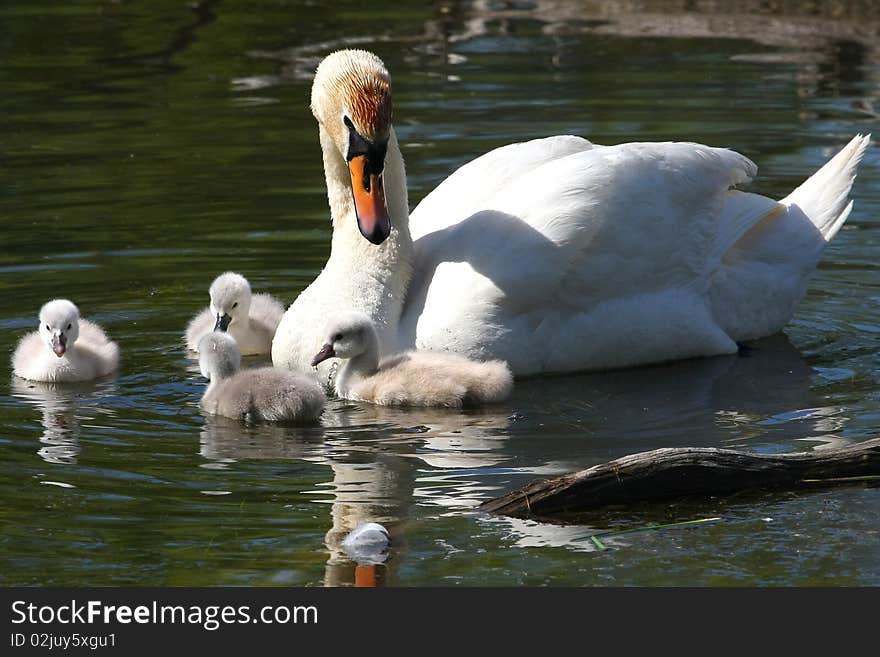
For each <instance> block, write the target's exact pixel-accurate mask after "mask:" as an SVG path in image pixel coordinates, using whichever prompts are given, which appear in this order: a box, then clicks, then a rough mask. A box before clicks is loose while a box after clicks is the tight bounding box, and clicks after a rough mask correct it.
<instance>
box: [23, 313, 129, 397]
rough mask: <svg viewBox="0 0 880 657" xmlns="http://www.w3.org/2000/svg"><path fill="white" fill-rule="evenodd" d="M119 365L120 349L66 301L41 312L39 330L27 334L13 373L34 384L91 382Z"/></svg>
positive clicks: (99, 328) (101, 330)
mask: <svg viewBox="0 0 880 657" xmlns="http://www.w3.org/2000/svg"><path fill="white" fill-rule="evenodd" d="M118 366H119V347H118V346H117V345H116V343H115V342H111V341H110V340H109V339H108V338H107V336H106V335H105V334H104V331H103V329H101V327H100V326H98V325H97V324H95V323H93V322H90V321H88V320H87V319H82V318H80V316H79V309H78V308H77V307H76V306H75V305H74V304H73V303H72V302H70V301H68V300H67V299H53V300H52V301H49V302H48V303H46V304H44V305H43V307H42V308H41V309H40V328H39V329H38V330H36V331H34V332H32V333H28V334H27V335H25V336H24V337H23V338H22V339H21V341H19V343H18V346H17V347H16V348H15V352H14V353H13V355H12V371H13V373H14V374H15V375H16V376H20V377H21V378H23V379H29V380H31V381H47V382H70V381H91V380H92V379H97V378H98V377H102V376H106V375H107V374H110V373H111V372H114V371H115V370H116V368H117V367H118Z"/></svg>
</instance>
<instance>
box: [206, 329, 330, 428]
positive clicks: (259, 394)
mask: <svg viewBox="0 0 880 657" xmlns="http://www.w3.org/2000/svg"><path fill="white" fill-rule="evenodd" d="M240 365H241V354H240V353H239V351H238V346H237V345H236V343H235V339H234V338H233V337H232V336H231V335H229V334H228V333H222V332H220V331H215V332H212V333H209V334H208V335H206V336H204V337H203V338H202V339H201V340H200V341H199V367H200V369H201V371H202V375H203V376H205V377H207V378H208V379H209V380H210V384H209V385H208V389H207V390H206V391H205V394H204V396H203V397H202V401H201V404H200V405H201V407H202V408H203V409H204V410H205V411H206V412H208V413H213V414H215V415H223V416H225V417H231V418H235V419H239V420H247V421H269V422H281V421H286V422H301V423H307V422H314V421H315V420H317V419H318V418H319V417H320V416H321V412H322V411H323V409H324V403H325V401H326V397H325V396H324V391H323V390H322V389H321V387H320V386H319V385H318V384H317V383H316V382H315V381H313V380H311V379H308V378H306V377H303V376H300V375H297V374H294V373H292V372H288V371H286V370H280V369H277V368H274V367H257V368H251V369H244V370H240V369H239V367H240Z"/></svg>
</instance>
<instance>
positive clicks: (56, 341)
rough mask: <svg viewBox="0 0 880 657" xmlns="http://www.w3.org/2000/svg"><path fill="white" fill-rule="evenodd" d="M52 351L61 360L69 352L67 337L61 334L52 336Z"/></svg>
mask: <svg viewBox="0 0 880 657" xmlns="http://www.w3.org/2000/svg"><path fill="white" fill-rule="evenodd" d="M52 351H54V352H55V355H56V356H58V358H61V357H62V356H63V355H64V354H65V352H67V337H66V336H64V335H63V334H61V333H55V334H54V335H53V336H52Z"/></svg>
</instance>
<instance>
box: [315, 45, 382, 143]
mask: <svg viewBox="0 0 880 657" xmlns="http://www.w3.org/2000/svg"><path fill="white" fill-rule="evenodd" d="M312 114H314V115H315V118H316V119H317V120H318V122H319V123H321V124H322V125H323V126H324V128H325V129H326V130H328V131H329V132H330V135H331V136H332V137H333V139H334V141H335V142H336V143H337V144H340V145H342V144H345V143H346V142H347V134H346V132H345V124H344V118H345V117H348V118H349V119H350V120H351V121H352V123H353V124H354V128H355V130H357V131H358V133H359V134H360V135H361V136H362V137H364V138H365V139H367V140H369V141H371V142H378V141H382V140H384V139H385V138H387V137H388V131H389V129H390V127H391V77H390V76H389V75H388V71H387V70H386V68H385V65H384V64H383V63H382V60H381V59H379V58H378V57H376V55H374V54H373V53H371V52H367V51H366V50H339V51H337V52H334V53H332V54H330V55H328V56H327V57H325V58H324V60H323V61H322V62H321V63H320V64H319V65H318V70H317V72H316V73H315V80H314V82H313V83H312Z"/></svg>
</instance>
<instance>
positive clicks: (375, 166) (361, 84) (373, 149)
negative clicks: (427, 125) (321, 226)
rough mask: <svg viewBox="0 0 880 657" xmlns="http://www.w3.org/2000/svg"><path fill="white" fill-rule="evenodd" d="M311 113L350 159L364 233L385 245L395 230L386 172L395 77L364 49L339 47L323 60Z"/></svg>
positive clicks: (317, 77) (319, 66) (349, 168)
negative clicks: (387, 201) (392, 80)
mask: <svg viewBox="0 0 880 657" xmlns="http://www.w3.org/2000/svg"><path fill="white" fill-rule="evenodd" d="M312 114H314V115H315V118H316V119H317V120H318V123H320V124H321V125H322V126H323V128H324V129H325V130H326V131H327V134H329V135H330V137H331V138H332V140H333V143H334V144H335V145H336V148H337V149H338V150H339V154H340V155H341V156H342V158H343V159H344V160H345V161H346V163H347V164H348V172H349V174H350V176H351V189H352V195H353V196H354V205H355V212H356V213H357V222H358V229H359V230H360V231H361V235H363V236H364V237H365V238H367V239H368V240H369V241H370V242H372V243H373V244H381V243H382V242H384V241H385V240H386V239H387V237H388V236H389V235H390V234H391V220H390V219H389V218H388V209H387V207H386V205H385V191H384V187H383V183H382V172H383V170H384V168H385V154H386V151H387V149H388V137H389V135H390V134H391V78H390V77H389V75H388V71H387V70H386V69H385V65H384V64H383V63H382V60H381V59H379V58H378V57H376V55H374V54H373V53H370V52H367V51H365V50H339V51H337V52H334V53H332V54H331V55H328V56H327V57H325V58H324V60H323V61H322V62H321V63H320V64H319V65H318V70H317V71H316V73H315V81H314V82H313V83H312Z"/></svg>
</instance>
